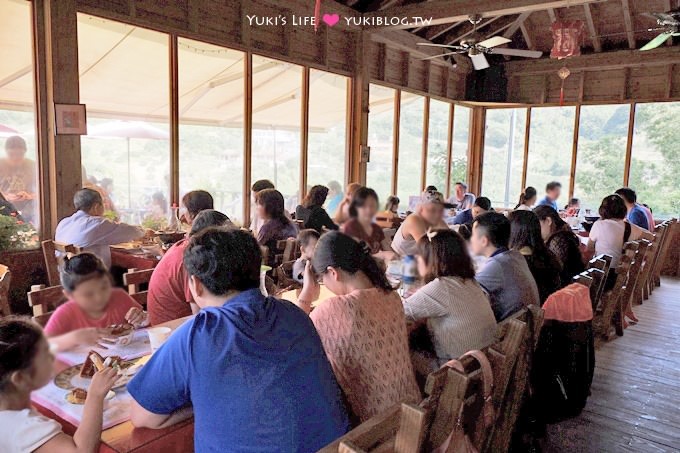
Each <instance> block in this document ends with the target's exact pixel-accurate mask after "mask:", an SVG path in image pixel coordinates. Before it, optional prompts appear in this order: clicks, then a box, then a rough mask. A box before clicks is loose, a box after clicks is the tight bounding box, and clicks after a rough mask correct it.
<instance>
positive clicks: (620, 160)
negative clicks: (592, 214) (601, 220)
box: [574, 104, 630, 211]
mask: <svg viewBox="0 0 680 453" xmlns="http://www.w3.org/2000/svg"><path fill="white" fill-rule="evenodd" d="M629 116H630V105H628V104H626V105H587V106H586V105H584V106H582V107H581V118H580V124H579V132H578V153H577V155H576V180H575V185H574V197H576V198H579V199H580V200H581V205H582V206H583V207H585V208H590V209H593V210H594V211H596V210H597V208H598V206H600V202H601V201H602V198H603V197H604V196H605V195H608V194H611V193H614V191H616V189H618V188H619V187H621V185H622V184H623V173H624V166H625V161H626V143H627V141H628V118H629Z"/></svg>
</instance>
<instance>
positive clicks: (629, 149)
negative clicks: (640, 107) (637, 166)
mask: <svg viewBox="0 0 680 453" xmlns="http://www.w3.org/2000/svg"><path fill="white" fill-rule="evenodd" d="M636 107H637V104H636V103H635V102H631V104H630V114H629V116H628V142H626V160H625V163H624V167H623V186H624V187H628V184H629V183H630V163H631V161H632V158H633V133H634V132H635V108H636Z"/></svg>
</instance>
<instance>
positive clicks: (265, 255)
mask: <svg viewBox="0 0 680 453" xmlns="http://www.w3.org/2000/svg"><path fill="white" fill-rule="evenodd" d="M260 253H262V263H263V264H267V263H269V247H267V246H266V245H261V246H260Z"/></svg>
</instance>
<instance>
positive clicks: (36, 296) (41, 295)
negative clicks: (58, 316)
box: [28, 285, 66, 327]
mask: <svg viewBox="0 0 680 453" xmlns="http://www.w3.org/2000/svg"><path fill="white" fill-rule="evenodd" d="M65 301H66V296H65V295H64V288H62V287H61V286H50V287H45V285H33V286H31V291H30V292H29V293H28V305H29V306H30V307H31V308H32V309H33V320H34V321H36V322H37V323H38V324H40V325H41V326H42V327H45V325H46V324H47V321H48V320H49V319H50V316H52V312H54V310H55V309H56V308H57V307H58V306H59V305H61V304H62V303H64V302H65Z"/></svg>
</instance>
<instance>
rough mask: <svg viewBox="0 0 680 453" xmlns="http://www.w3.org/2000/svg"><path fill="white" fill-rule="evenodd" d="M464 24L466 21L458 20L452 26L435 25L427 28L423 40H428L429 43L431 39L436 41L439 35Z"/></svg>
mask: <svg viewBox="0 0 680 453" xmlns="http://www.w3.org/2000/svg"><path fill="white" fill-rule="evenodd" d="M465 22H467V21H466V20H459V21H458V22H454V23H452V24H444V25H436V26H434V27H429V29H428V30H427V32H426V33H425V39H429V40H430V41H432V40H433V39H437V38H438V37H440V36H441V35H443V34H445V33H448V32H450V31H451V30H453V29H455V28H458V27H459V26H461V25H463V24H464V23H465ZM423 28H424V27H423Z"/></svg>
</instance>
